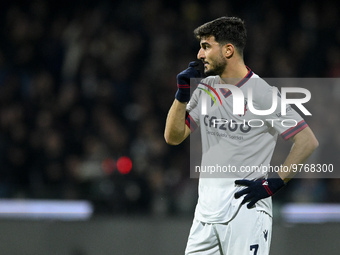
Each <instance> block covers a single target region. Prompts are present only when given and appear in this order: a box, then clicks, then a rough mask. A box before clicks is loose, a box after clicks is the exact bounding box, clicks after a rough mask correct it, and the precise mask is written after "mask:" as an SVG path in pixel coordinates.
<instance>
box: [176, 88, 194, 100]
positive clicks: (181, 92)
mask: <svg viewBox="0 0 340 255" xmlns="http://www.w3.org/2000/svg"><path fill="white" fill-rule="evenodd" d="M175 98H176V99H177V100H178V101H180V102H181V103H187V102H189V101H190V89H180V88H179V89H178V90H177V92H176V95H175Z"/></svg>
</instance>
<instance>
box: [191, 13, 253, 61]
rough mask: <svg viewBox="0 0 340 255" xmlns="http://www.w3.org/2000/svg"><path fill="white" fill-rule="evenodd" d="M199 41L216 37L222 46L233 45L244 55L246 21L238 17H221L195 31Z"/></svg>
mask: <svg viewBox="0 0 340 255" xmlns="http://www.w3.org/2000/svg"><path fill="white" fill-rule="evenodd" d="M194 35H195V36H196V38H197V39H198V40H201V39H202V38H204V37H209V36H214V37H215V41H216V42H218V43H219V44H221V45H224V44H227V43H231V44H233V45H234V46H235V48H237V50H238V52H239V53H240V54H241V55H243V49H244V47H245V45H246V40H247V30H246V27H245V24H244V21H243V20H241V19H240V18H237V17H221V18H218V19H215V20H213V21H210V22H207V23H205V24H203V25H202V26H200V27H198V28H196V29H195V30H194Z"/></svg>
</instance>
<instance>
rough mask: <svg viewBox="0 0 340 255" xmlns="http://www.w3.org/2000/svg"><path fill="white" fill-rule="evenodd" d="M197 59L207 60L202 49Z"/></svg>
mask: <svg viewBox="0 0 340 255" xmlns="http://www.w3.org/2000/svg"><path fill="white" fill-rule="evenodd" d="M197 59H205V55H204V51H203V49H202V48H200V50H199V51H198V53H197Z"/></svg>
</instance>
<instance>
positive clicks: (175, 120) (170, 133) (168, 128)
mask: <svg viewBox="0 0 340 255" xmlns="http://www.w3.org/2000/svg"><path fill="white" fill-rule="evenodd" d="M186 105H187V103H182V102H180V101H178V100H177V99H175V100H174V102H173V104H172V106H171V108H170V110H169V113H168V117H167V119H166V124H165V131H164V138H165V141H166V142H167V143H168V144H171V145H177V144H180V143H181V142H182V141H183V140H184V139H185V138H186V137H187V135H188V134H187V131H186V125H185V114H186Z"/></svg>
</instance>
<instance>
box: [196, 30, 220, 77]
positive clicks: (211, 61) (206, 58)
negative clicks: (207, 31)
mask: <svg viewBox="0 0 340 255" xmlns="http://www.w3.org/2000/svg"><path fill="white" fill-rule="evenodd" d="M200 45H201V49H200V50H199V51H198V54H197V58H198V59H200V60H202V61H203V63H204V73H205V74H206V75H221V74H222V73H223V72H224V70H225V68H226V66H227V61H226V59H225V58H224V57H223V54H222V47H221V46H220V44H219V43H218V42H216V41H215V37H214V36H209V37H206V38H202V39H201V42H200Z"/></svg>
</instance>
